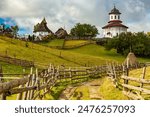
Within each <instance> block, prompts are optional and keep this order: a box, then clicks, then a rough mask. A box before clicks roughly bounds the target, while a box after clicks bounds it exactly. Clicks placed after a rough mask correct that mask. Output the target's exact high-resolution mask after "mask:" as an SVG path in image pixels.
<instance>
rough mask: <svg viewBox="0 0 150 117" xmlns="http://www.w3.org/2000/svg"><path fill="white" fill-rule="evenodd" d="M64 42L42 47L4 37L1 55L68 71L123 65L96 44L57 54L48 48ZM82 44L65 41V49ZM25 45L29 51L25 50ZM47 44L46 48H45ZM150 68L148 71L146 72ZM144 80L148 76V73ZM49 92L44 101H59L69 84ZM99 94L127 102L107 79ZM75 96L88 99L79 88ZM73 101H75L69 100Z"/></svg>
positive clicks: (6, 67)
mask: <svg viewBox="0 0 150 117" xmlns="http://www.w3.org/2000/svg"><path fill="white" fill-rule="evenodd" d="M62 41H63V40H53V41H51V42H50V43H47V44H46V43H44V44H42V45H39V44H34V43H30V42H24V41H20V40H14V39H10V38H6V37H0V54H3V55H5V54H6V53H7V55H9V56H11V57H14V55H15V56H16V57H17V58H19V59H24V60H29V61H34V62H35V64H36V66H37V67H43V66H46V65H49V63H52V64H54V65H56V66H57V65H65V66H69V67H74V66H94V65H101V64H105V63H106V61H117V62H120V63H122V62H123V61H124V59H125V57H123V56H121V55H120V54H117V53H116V51H115V50H111V51H106V50H105V48H104V47H102V46H98V45H95V44H90V45H86V46H83V47H79V48H76V49H70V50H58V49H52V48H49V47H47V46H59V45H61V44H62ZM81 43H85V40H78V41H74V40H72V41H68V42H67V43H66V44H67V46H71V45H76V44H81ZM27 44H28V47H27V46H26V45H27ZM45 44H46V46H45ZM139 60H140V61H149V60H150V59H144V58H140V59H139ZM0 64H2V66H3V71H4V72H5V73H7V72H9V73H22V69H23V68H22V67H20V66H15V65H10V64H7V63H4V62H0ZM149 70H150V68H148V71H149ZM141 73H142V71H140V70H139V71H138V70H137V71H133V72H131V75H133V76H137V77H139V74H141ZM147 77H148V78H149V77H150V74H149V73H147ZM59 85H60V86H57V85H56V86H55V87H54V88H53V89H52V95H46V98H47V99H58V98H59V95H60V93H61V92H62V91H63V90H64V89H65V88H66V87H67V86H68V85H69V83H68V82H64V84H63V83H62V84H59ZM99 90H100V94H101V95H102V96H103V97H104V99H119V100H120V99H127V98H126V97H125V96H124V95H123V94H122V92H121V91H120V90H119V89H116V88H114V87H113V84H112V82H111V81H110V80H109V79H105V80H104V79H103V84H102V86H101V87H100V89H99ZM76 92H77V94H79V93H80V92H82V95H83V97H81V99H89V97H88V90H87V88H86V87H85V86H81V87H80V88H78V89H77V90H76ZM14 97H15V96H11V97H8V99H14ZM72 99H76V97H72Z"/></svg>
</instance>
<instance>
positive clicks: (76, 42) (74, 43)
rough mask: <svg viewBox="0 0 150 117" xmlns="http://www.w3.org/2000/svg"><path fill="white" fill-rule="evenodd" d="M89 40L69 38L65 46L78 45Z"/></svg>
mask: <svg viewBox="0 0 150 117" xmlns="http://www.w3.org/2000/svg"><path fill="white" fill-rule="evenodd" d="M87 42H89V41H88V40H67V41H65V46H76V45H81V44H84V43H87Z"/></svg>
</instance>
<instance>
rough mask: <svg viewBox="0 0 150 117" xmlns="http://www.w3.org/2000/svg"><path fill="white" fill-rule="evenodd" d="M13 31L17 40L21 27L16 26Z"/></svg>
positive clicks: (12, 27)
mask: <svg viewBox="0 0 150 117" xmlns="http://www.w3.org/2000/svg"><path fill="white" fill-rule="evenodd" d="M11 29H12V31H13V35H14V38H16V37H17V34H18V31H19V27H18V26H17V25H16V26H11Z"/></svg>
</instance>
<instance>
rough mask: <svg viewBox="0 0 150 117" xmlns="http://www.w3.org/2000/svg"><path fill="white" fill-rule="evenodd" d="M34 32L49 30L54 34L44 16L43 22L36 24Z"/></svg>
mask: <svg viewBox="0 0 150 117" xmlns="http://www.w3.org/2000/svg"><path fill="white" fill-rule="evenodd" d="M33 32H35V33H36V32H48V33H51V34H53V32H52V31H51V30H50V29H49V28H48V27H47V22H46V19H45V18H44V19H43V20H42V22H41V23H38V24H37V25H35V26H34V31H33Z"/></svg>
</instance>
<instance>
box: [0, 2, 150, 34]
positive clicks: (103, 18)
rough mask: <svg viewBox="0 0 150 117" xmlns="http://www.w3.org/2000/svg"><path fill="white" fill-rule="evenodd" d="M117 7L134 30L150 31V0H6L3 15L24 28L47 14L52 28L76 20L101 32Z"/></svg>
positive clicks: (2, 4)
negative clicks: (112, 10) (93, 26)
mask: <svg viewBox="0 0 150 117" xmlns="http://www.w3.org/2000/svg"><path fill="white" fill-rule="evenodd" d="M114 1H115V3H116V7H117V8H118V9H119V10H120V11H121V12H122V16H121V17H122V19H123V21H124V23H125V25H127V26H128V27H129V28H130V30H131V31H143V30H144V31H149V30H150V23H149V17H148V16H149V14H150V13H149V12H148V11H150V10H149V7H150V1H149V0H124V1H123V0H113V1H112V0H3V1H1V2H0V17H3V18H5V17H11V18H12V19H13V20H15V21H16V23H17V24H18V25H19V27H21V28H23V27H24V28H26V29H29V30H30V31H32V30H33V26H34V25H35V24H36V23H38V22H40V21H41V20H42V18H43V17H46V19H47V22H48V26H49V28H50V29H51V30H52V31H54V32H55V31H56V30H57V29H58V28H59V27H64V26H65V27H66V29H67V30H68V31H69V30H70V29H71V28H72V27H73V25H75V23H77V22H81V23H90V24H92V25H96V26H97V27H98V29H99V30H100V33H102V32H101V29H100V28H101V27H103V26H104V25H105V24H106V23H107V22H108V13H109V12H110V10H111V9H112V8H113V4H114Z"/></svg>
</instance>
